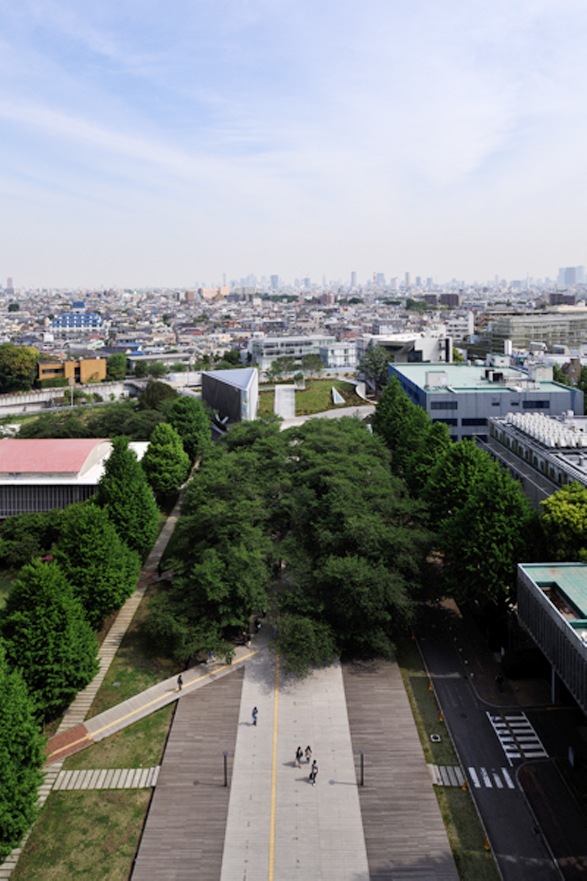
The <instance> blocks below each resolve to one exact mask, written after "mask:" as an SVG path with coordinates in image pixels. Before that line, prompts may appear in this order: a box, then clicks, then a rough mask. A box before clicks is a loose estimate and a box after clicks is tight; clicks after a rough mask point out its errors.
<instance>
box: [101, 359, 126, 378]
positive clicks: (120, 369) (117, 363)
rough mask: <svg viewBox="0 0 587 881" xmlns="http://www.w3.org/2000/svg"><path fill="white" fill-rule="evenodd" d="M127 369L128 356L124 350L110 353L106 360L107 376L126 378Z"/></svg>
mask: <svg viewBox="0 0 587 881" xmlns="http://www.w3.org/2000/svg"><path fill="white" fill-rule="evenodd" d="M126 371H127V358H126V355H125V354H124V352H115V353H114V354H113V355H110V357H109V358H108V361H107V362H106V376H107V377H108V379H114V380H116V379H124V377H125V376H126Z"/></svg>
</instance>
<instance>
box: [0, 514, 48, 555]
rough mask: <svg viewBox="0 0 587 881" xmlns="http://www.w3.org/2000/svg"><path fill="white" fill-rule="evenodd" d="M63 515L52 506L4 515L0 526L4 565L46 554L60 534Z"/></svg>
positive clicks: (0, 551) (0, 544) (1, 552)
mask: <svg viewBox="0 0 587 881" xmlns="http://www.w3.org/2000/svg"><path fill="white" fill-rule="evenodd" d="M62 515H63V512H62V511H59V510H57V509H55V510H53V511H46V512H31V513H29V514H16V515H14V516H12V517H7V519H6V520H5V521H4V523H3V525H2V536H1V537H0V558H1V559H2V560H3V562H4V563H5V564H6V565H7V566H10V567H14V568H20V567H21V566H23V565H24V564H25V563H30V562H31V560H32V559H33V558H34V557H40V556H41V555H42V554H49V552H50V550H51V546H52V545H53V542H54V541H56V540H57V538H58V537H59V531H60V529H61V518H62Z"/></svg>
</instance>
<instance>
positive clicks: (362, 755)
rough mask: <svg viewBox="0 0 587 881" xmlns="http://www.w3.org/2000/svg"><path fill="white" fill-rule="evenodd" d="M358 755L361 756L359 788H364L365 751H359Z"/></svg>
mask: <svg viewBox="0 0 587 881" xmlns="http://www.w3.org/2000/svg"><path fill="white" fill-rule="evenodd" d="M359 755H360V756H361V786H364V785H365V764H364V759H365V750H364V749H360V750H359Z"/></svg>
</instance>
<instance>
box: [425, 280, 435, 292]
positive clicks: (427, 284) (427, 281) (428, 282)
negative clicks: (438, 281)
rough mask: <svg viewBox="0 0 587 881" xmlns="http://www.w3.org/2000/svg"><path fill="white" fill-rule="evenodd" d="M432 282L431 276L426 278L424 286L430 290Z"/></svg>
mask: <svg viewBox="0 0 587 881" xmlns="http://www.w3.org/2000/svg"><path fill="white" fill-rule="evenodd" d="M433 284H434V282H433V280H432V278H427V279H426V287H427V288H428V290H430V288H431V287H432V285H433Z"/></svg>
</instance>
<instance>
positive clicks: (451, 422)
mask: <svg viewBox="0 0 587 881" xmlns="http://www.w3.org/2000/svg"><path fill="white" fill-rule="evenodd" d="M432 421H433V422H442V423H444V425H458V424H459V420H458V419H433V420H432Z"/></svg>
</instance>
